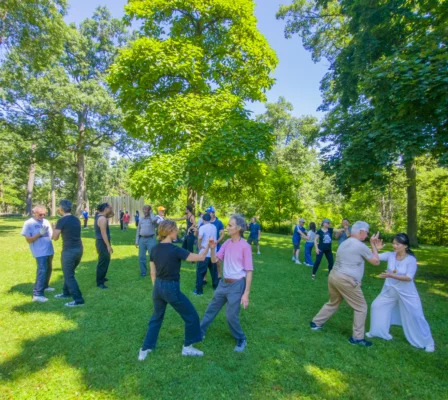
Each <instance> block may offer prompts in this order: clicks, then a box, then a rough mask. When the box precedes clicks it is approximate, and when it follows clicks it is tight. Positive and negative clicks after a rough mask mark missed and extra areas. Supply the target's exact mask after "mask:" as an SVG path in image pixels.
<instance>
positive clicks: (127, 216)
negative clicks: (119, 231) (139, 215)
mask: <svg viewBox="0 0 448 400" xmlns="http://www.w3.org/2000/svg"><path fill="white" fill-rule="evenodd" d="M130 219H131V216H130V215H129V214H124V215H123V222H126V223H129V221H130Z"/></svg>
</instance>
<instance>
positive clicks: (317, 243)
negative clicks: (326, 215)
mask: <svg viewBox="0 0 448 400" xmlns="http://www.w3.org/2000/svg"><path fill="white" fill-rule="evenodd" d="M318 245H319V235H316V237H315V238H314V247H315V249H316V254H319V253H320V250H319V246H318Z"/></svg>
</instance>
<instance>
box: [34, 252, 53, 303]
mask: <svg viewBox="0 0 448 400" xmlns="http://www.w3.org/2000/svg"><path fill="white" fill-rule="evenodd" d="M36 263H37V270H36V283H35V284H34V290H33V296H43V295H44V290H45V289H46V288H47V287H48V285H49V284H50V278H51V273H52V272H53V255H51V256H44V257H37V258H36Z"/></svg>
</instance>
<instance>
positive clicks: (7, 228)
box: [0, 224, 17, 236]
mask: <svg viewBox="0 0 448 400" xmlns="http://www.w3.org/2000/svg"><path fill="white" fill-rule="evenodd" d="M16 230H17V226H14V225H3V224H2V225H0V236H9V235H10V234H11V233H12V231H16Z"/></svg>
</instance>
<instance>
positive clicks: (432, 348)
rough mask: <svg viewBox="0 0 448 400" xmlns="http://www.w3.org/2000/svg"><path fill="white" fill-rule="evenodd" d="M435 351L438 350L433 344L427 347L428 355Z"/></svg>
mask: <svg viewBox="0 0 448 400" xmlns="http://www.w3.org/2000/svg"><path fill="white" fill-rule="evenodd" d="M435 350H436V348H435V346H434V345H433V344H432V345H430V346H426V347H425V351H426V352H427V353H433V352H434V351H435Z"/></svg>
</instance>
